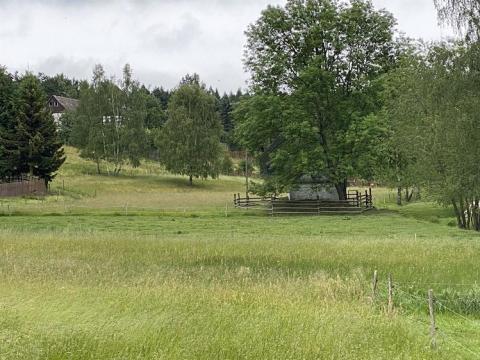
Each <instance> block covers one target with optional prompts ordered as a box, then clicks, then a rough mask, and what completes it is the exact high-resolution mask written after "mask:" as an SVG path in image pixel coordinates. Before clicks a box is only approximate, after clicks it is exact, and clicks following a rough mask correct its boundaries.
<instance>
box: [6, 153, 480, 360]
mask: <svg viewBox="0 0 480 360" xmlns="http://www.w3.org/2000/svg"><path fill="white" fill-rule="evenodd" d="M67 153H68V161H67V163H66V164H65V165H64V167H63V168H62V169H61V171H60V173H59V175H58V176H57V178H56V179H55V181H54V183H53V184H52V188H51V195H50V196H48V197H46V198H45V199H37V198H22V199H1V200H0V255H1V256H0V359H478V358H480V261H479V258H480V235H479V234H477V233H475V232H467V231H462V230H459V229H457V228H456V227H454V226H452V220H454V219H453V215H452V212H451V210H450V209H448V208H442V207H439V206H436V205H434V204H431V203H428V202H419V203H413V204H410V205H406V206H403V207H397V206H396V205H395V204H394V197H393V193H391V192H390V191H388V190H386V189H374V195H375V201H376V205H377V210H375V211H371V212H368V213H365V214H364V215H358V216H343V215H338V216H325V217H296V216H292V217H270V216H266V215H262V214H258V213H255V212H246V211H239V210H235V209H233V206H232V200H233V193H237V192H242V191H243V182H244V180H243V179H242V178H235V177H222V178H221V179H219V180H208V181H203V180H198V181H196V182H194V186H193V187H189V186H188V181H187V179H186V178H182V177H177V176H173V175H170V174H168V173H166V172H164V171H163V170H162V169H161V168H160V167H159V166H158V165H156V164H155V163H147V164H144V165H142V166H141V167H140V168H137V169H133V168H126V169H125V172H124V173H123V174H121V175H120V176H118V177H113V176H108V174H106V173H105V174H103V175H97V174H96V167H95V164H93V163H91V162H88V161H86V160H83V159H80V158H79V157H78V155H77V153H76V152H75V150H73V149H70V148H69V149H67ZM107 166H108V164H102V169H103V170H104V171H105V172H106V171H107ZM375 270H377V271H378V274H379V283H378V292H377V295H376V296H375V297H373V296H372V289H371V281H372V276H373V272H374V271H375ZM388 274H392V277H393V283H394V289H393V300H394V304H395V308H394V310H393V312H388V310H387V276H388ZM429 289H433V290H434V294H435V297H436V304H435V308H436V321H437V324H436V325H437V328H438V331H437V334H436V343H437V346H436V348H434V349H432V348H431V346H430V344H431V338H430V323H429V321H430V320H429V314H428V304H427V291H428V290H429Z"/></svg>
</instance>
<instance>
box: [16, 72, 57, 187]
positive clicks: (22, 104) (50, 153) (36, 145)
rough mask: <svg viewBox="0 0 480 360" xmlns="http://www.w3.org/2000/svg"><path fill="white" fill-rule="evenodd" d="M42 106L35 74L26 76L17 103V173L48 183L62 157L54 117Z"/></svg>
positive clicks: (42, 98) (42, 97) (42, 95)
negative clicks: (35, 177)
mask: <svg viewBox="0 0 480 360" xmlns="http://www.w3.org/2000/svg"><path fill="white" fill-rule="evenodd" d="M45 103H46V101H45V94H44V93H43V91H42V89H41V85H40V82H39V80H38V79H37V78H36V77H35V76H34V75H31V74H27V75H25V76H24V77H23V79H22V80H21V81H20V86H19V89H18V94H17V104H16V108H17V133H16V147H17V151H18V169H17V171H18V172H19V173H22V174H29V175H30V176H38V177H39V178H42V179H44V180H45V182H46V183H47V184H48V183H49V182H50V181H51V180H52V179H53V178H54V177H55V172H56V171H57V170H58V169H59V168H60V166H61V165H62V164H63V162H64V161H65V157H64V151H63V149H62V143H61V141H60V140H59V137H58V134H57V129H56V126H55V123H54V120H53V117H52V115H51V114H50V112H49V110H48V109H47V108H46V106H45Z"/></svg>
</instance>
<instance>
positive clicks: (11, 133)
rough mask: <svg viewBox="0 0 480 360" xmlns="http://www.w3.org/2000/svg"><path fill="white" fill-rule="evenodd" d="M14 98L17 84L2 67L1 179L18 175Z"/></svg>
mask: <svg viewBox="0 0 480 360" xmlns="http://www.w3.org/2000/svg"><path fill="white" fill-rule="evenodd" d="M14 96H15V84H14V82H13V79H12V76H11V75H10V74H8V73H7V72H6V70H5V69H4V68H2V67H0V179H5V178H7V177H10V176H15V175H17V173H16V169H15V167H16V163H17V161H16V160H17V153H16V148H15V132H16V119H15V106H14Z"/></svg>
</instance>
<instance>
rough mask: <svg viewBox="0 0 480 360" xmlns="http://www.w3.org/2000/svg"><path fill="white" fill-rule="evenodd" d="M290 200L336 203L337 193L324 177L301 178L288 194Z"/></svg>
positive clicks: (307, 176)
mask: <svg viewBox="0 0 480 360" xmlns="http://www.w3.org/2000/svg"><path fill="white" fill-rule="evenodd" d="M288 197H289V199H290V200H293V201H299V200H326V201H338V200H339V197H338V193H337V190H336V188H335V186H334V185H333V184H331V183H330V182H329V181H328V179H327V178H326V177H325V176H317V177H312V176H310V175H305V176H302V177H301V178H300V179H299V180H298V182H297V184H296V185H295V187H294V188H292V189H291V190H290V193H289V194H288Z"/></svg>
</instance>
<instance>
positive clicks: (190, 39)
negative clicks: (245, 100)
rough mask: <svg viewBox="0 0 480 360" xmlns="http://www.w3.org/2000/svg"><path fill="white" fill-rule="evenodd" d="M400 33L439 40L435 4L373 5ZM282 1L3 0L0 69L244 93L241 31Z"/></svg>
mask: <svg viewBox="0 0 480 360" xmlns="http://www.w3.org/2000/svg"><path fill="white" fill-rule="evenodd" d="M373 2H374V4H375V5H376V6H377V7H380V8H386V9H387V10H389V11H391V12H392V13H393V14H394V15H395V17H396V18H397V19H398V22H399V26H398V28H399V30H401V31H402V32H404V33H406V34H407V35H409V36H411V37H416V38H417V37H421V38H424V39H426V40H436V39H441V38H442V37H445V36H449V35H450V32H449V31H448V30H447V29H442V28H440V27H439V26H438V25H437V20H436V14H435V9H434V7H433V0H373ZM284 3H285V0H97V1H95V0H83V1H82V0H43V1H42V0H16V1H10V0H0V64H1V65H4V66H7V68H8V69H9V70H10V71H12V72H13V71H17V70H18V71H20V72H24V71H25V70H27V69H29V70H30V71H33V72H43V73H46V74H50V75H53V74H56V73H62V72H63V73H65V74H67V75H68V76H70V77H75V78H88V79H90V78H91V71H92V68H93V66H94V64H96V63H101V64H103V65H104V66H105V68H106V71H107V73H108V74H110V75H117V76H119V75H120V74H121V69H122V66H123V65H124V64H125V63H127V62H128V63H130V64H131V66H132V68H133V71H134V76H135V77H136V78H137V79H139V80H140V81H141V82H143V83H145V84H146V85H150V86H152V87H154V86H163V87H166V88H171V87H174V86H175V85H176V84H177V83H178V82H179V80H180V78H181V77H182V76H183V75H184V74H186V73H193V72H197V73H199V74H200V76H201V78H202V80H203V81H204V82H206V83H207V84H208V85H211V86H213V87H217V88H218V89H219V90H220V91H222V92H223V91H230V90H233V91H235V90H236V89H238V88H239V87H242V88H244V87H245V81H246V79H247V74H245V72H244V69H243V66H242V61H241V58H242V53H243V46H244V44H245V36H244V31H245V29H246V28H247V25H248V24H250V23H252V22H253V21H255V20H256V19H257V18H258V17H259V14H260V12H261V10H262V9H263V8H265V7H266V5H267V4H284Z"/></svg>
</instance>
